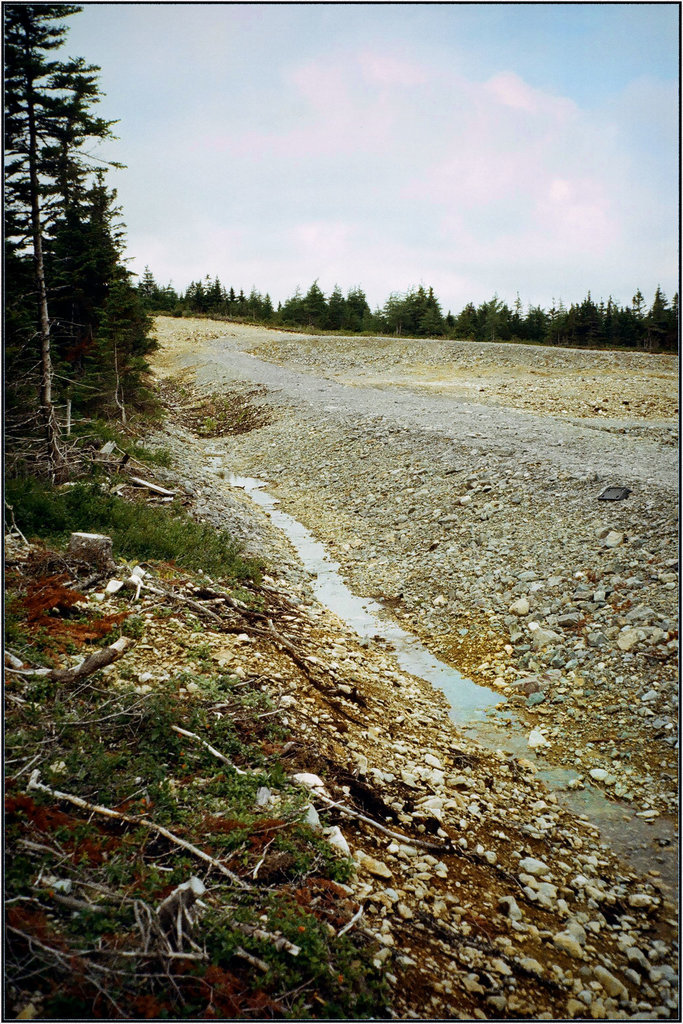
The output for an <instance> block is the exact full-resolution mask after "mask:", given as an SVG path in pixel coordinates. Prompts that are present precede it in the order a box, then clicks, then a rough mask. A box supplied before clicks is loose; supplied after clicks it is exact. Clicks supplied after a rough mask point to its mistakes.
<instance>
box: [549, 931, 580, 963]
mask: <svg viewBox="0 0 683 1024" xmlns="http://www.w3.org/2000/svg"><path fill="white" fill-rule="evenodd" d="M553 944H554V945H555V947H556V948H557V949H561V950H563V951H564V952H565V953H569V955H570V956H573V957H576V958H581V957H583V949H582V948H581V943H580V942H579V940H578V939H577V938H576V936H575V935H572V933H571V932H569V931H563V932H557V933H556V934H555V935H553Z"/></svg>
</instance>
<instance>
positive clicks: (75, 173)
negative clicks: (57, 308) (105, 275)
mask: <svg viewBox="0 0 683 1024" xmlns="http://www.w3.org/2000/svg"><path fill="white" fill-rule="evenodd" d="M80 10H81V8H79V7H75V6H72V5H64V4H18V3H14V4H12V3H10V4H6V5H5V6H4V32H5V37H4V38H5V103H6V118H5V155H6V163H5V202H6V205H5V237H6V244H7V248H6V252H7V253H8V255H9V256H10V257H11V259H10V260H9V262H8V264H7V271H8V272H7V275H6V289H7V291H8V293H9V295H10V296H11V299H10V301H11V303H12V304H13V308H14V309H15V310H18V308H19V307H20V306H23V308H24V310H25V312H24V315H23V319H24V329H26V327H27V326H28V323H30V320H31V319H33V320H34V323H35V327H36V329H35V330H34V332H33V334H34V335H35V336H36V337H37V338H38V344H39V361H40V381H39V395H38V403H39V409H40V412H41V415H42V419H43V425H44V431H45V441H46V451H47V459H48V471H49V474H50V476H51V477H52V478H53V479H58V478H62V477H63V476H64V475H65V473H66V465H65V460H64V456H63V453H62V450H61V446H60V438H59V434H60V431H59V424H58V422H57V418H56V414H55V406H54V398H53V376H54V372H53V350H52V349H53V327H54V322H53V321H54V318H53V317H51V313H50V303H51V302H53V301H55V302H57V301H59V302H61V303H62V305H63V300H64V299H65V295H64V294H63V290H64V289H65V288H69V287H70V288H71V296H70V298H71V301H72V302H73V301H75V300H76V299H77V298H78V296H77V291H78V290H79V289H80V290H81V291H82V290H83V288H82V281H81V282H79V284H78V287H77V288H75V286H74V279H75V277H77V276H79V275H80V274H81V272H83V273H86V266H85V265H84V264H82V265H80V266H79V267H78V268H76V267H75V266H72V267H71V271H70V273H71V276H70V279H69V283H68V284H67V281H66V275H67V273H69V271H68V269H67V268H65V267H64V265H63V263H62V264H60V263H59V262H58V259H59V258H64V257H65V255H66V256H67V257H68V258H69V259H72V260H74V261H76V262H77V261H78V260H85V261H86V263H87V262H88V261H89V260H90V256H89V254H88V250H89V249H90V247H91V242H92V239H89V240H87V239H86V237H85V236H87V235H88V230H89V228H92V227H93V221H92V220H91V222H90V224H89V228H85V227H84V223H83V220H84V218H83V209H84V206H87V205H90V208H91V210H92V211H93V215H94V207H95V205H96V202H97V198H98V197H97V196H96V195H95V192H94V190H95V189H96V188H97V185H95V186H91V185H89V184H88V182H89V178H90V176H91V174H92V170H93V163H92V160H91V158H90V157H89V155H88V152H87V149H86V147H87V146H88V145H90V144H91V143H92V142H94V141H97V140H101V139H106V138H109V137H111V136H112V132H111V127H112V122H109V121H105V120H104V119H102V118H98V117H96V116H95V115H94V114H93V106H94V105H95V104H96V103H97V102H98V98H99V89H98V86H97V78H96V73H97V71H98V70H99V69H98V68H95V67H93V66H90V65H87V64H86V63H85V62H84V61H83V60H82V59H80V58H76V59H69V60H66V61H60V60H58V59H55V57H54V51H56V50H57V49H59V47H60V46H61V45H62V44H63V42H64V38H65V35H66V27H65V26H64V25H63V24H62V22H63V21H64V19H65V18H67V17H69V16H71V15H72V14H75V13H77V12H78V11H80ZM103 189H104V186H103V185H102V184H101V183H100V192H101V191H102V190H103ZM105 191H106V190H105ZM99 199H100V200H102V199H103V197H102V195H101V194H100V196H99ZM107 227H108V229H110V230H113V228H112V222H111V220H110V221H109V222H108V224H107ZM77 236H80V244H79V239H78V237H77ZM100 241H102V239H100ZM116 244H117V243H116V240H115V238H114V237H113V236H111V237H108V238H107V239H106V244H105V248H106V247H107V246H108V247H109V248H110V249H112V250H113V252H115V250H116ZM113 252H110V253H109V255H107V256H105V257H103V253H102V251H101V249H100V251H98V252H97V254H96V255H95V256H94V257H93V259H94V260H95V261H97V260H98V259H101V258H104V259H105V260H109V257H110V256H112V255H113ZM29 262H30V264H31V266H32V276H33V288H32V289H31V292H28V291H27V290H26V273H25V267H26V265H27V263H29ZM60 266H61V270H60V271H59V272H58V271H57V267H60ZM89 269H92V261H91V263H90V268H89ZM98 273H99V272H98ZM60 275H61V276H60ZM86 276H87V275H86ZM96 276H97V274H96ZM57 287H59V289H60V292H61V294H60V292H56V289H57ZM55 294H59V295H60V298H59V300H57V299H56V298H55ZM91 299H92V297H90V299H89V300H88V301H91ZM92 301H96V300H94V299H93V300H92ZM33 303H35V307H37V308H36V312H35V314H34V315H33V318H32V317H31V316H30V314H29V313H28V310H29V308H30V306H31V304H33ZM72 313H73V311H72ZM72 313H71V314H67V315H68V316H70V317H72V319H73V316H72ZM77 315H78V317H81V316H82V310H81V311H79V312H78V314H77ZM21 319H22V318H21V317H19V316H15V317H14V319H13V327H17V326H18V325H19V323H20V321H21ZM32 348H33V346H32V344H31V343H30V342H29V343H28V344H26V343H23V342H22V341H21V339H13V343H12V345H11V350H12V351H14V352H19V353H21V354H22V355H23V356H25V357H26V358H27V359H28V360H30V358H31V352H32ZM37 354H38V353H36V355H37Z"/></svg>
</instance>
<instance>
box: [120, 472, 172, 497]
mask: <svg viewBox="0 0 683 1024" xmlns="http://www.w3.org/2000/svg"><path fill="white" fill-rule="evenodd" d="M129 479H130V482H131V483H132V484H136V486H138V487H146V488H147V490H148V491H151V492H152V494H161V495H162V497H164V498H175V491H168V490H167V489H166V488H165V487H160V486H159V484H153V483H150V481H149V480H143V479H142V477H141V476H131V477H129Z"/></svg>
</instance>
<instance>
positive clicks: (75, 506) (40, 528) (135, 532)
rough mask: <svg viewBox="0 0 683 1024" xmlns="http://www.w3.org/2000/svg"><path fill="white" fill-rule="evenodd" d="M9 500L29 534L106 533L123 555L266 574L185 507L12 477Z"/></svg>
mask: <svg viewBox="0 0 683 1024" xmlns="http://www.w3.org/2000/svg"><path fill="white" fill-rule="evenodd" d="M5 500H6V503H7V504H8V505H9V506H11V508H12V510H13V513H14V517H15V520H16V524H17V526H18V527H19V529H20V530H21V531H22V532H23V533H24V535H25V536H27V537H39V538H41V539H43V540H51V541H53V542H60V541H61V542H64V541H66V539H67V538H68V536H69V534H71V533H73V532H74V531H86V532H89V533H93V532H100V533H105V534H107V535H108V536H110V537H111V538H112V541H113V546H114V554H115V555H118V556H120V557H123V558H136V559H139V560H140V561H147V560H150V559H155V560H159V561H166V562H173V563H174V564H176V565H178V566H181V567H183V568H187V569H195V570H198V569H201V570H202V571H203V572H207V573H209V574H210V575H213V576H217V577H219V578H223V579H225V578H228V579H231V580H256V581H257V580H258V579H259V578H260V572H261V568H262V566H261V564H260V563H259V562H258V561H257V560H256V559H250V558H246V557H244V556H243V555H241V554H240V545H239V544H238V543H237V541H235V539H234V538H233V537H232V535H231V534H229V533H228V532H227V531H225V530H221V531H217V530H215V529H214V528H213V527H210V526H208V525H206V524H204V523H198V522H196V521H195V520H193V519H192V518H191V517H190V516H189V515H188V514H187V513H186V512H185V511H184V510H183V509H182V508H181V507H180V506H179V505H175V504H174V505H172V506H170V507H160V506H158V505H155V506H147V505H139V504H135V505H133V504H131V503H130V502H127V501H124V500H123V499H122V498H120V497H118V496H117V495H113V494H109V493H107V492H106V491H103V490H102V487H101V486H100V485H99V484H76V485H74V486H73V487H68V488H62V489H58V488H55V487H52V486H51V485H49V484H47V483H45V482H43V481H39V480H36V479H35V478H33V477H23V478H19V479H16V480H8V481H7V486H6V491H5Z"/></svg>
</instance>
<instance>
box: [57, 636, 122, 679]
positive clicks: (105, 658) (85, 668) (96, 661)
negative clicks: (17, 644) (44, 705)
mask: <svg viewBox="0 0 683 1024" xmlns="http://www.w3.org/2000/svg"><path fill="white" fill-rule="evenodd" d="M133 644H134V641H133V640H131V639H130V638H129V637H127V636H122V637H120V638H119V639H118V640H116V641H115V643H113V644H111V645H110V646H109V647H103V648H102V650H100V651H94V652H93V653H92V654H90V655H89V656H88V657H87V658H86V659H85V660H84V661H82V662H81V664H80V665H77V666H76V667H75V668H55V669H52V672H51V673H50V678H51V679H52V680H53V681H54V682H56V683H73V682H74V681H75V680H76V679H84V678H85V677H86V676H91V675H92V674H93V672H97V671H98V670H99V669H101V668H104V667H105V665H111V664H112V662H114V661H118V659H119V658H122V657H123V655H124V654H125V653H126V651H127V650H128V649H129V648H130V647H132V646H133Z"/></svg>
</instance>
